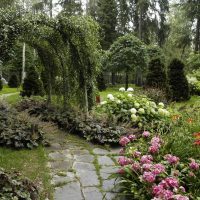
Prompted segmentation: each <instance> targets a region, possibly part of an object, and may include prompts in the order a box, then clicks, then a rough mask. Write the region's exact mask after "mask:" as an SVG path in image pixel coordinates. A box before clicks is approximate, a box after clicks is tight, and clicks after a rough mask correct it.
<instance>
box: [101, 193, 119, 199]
mask: <svg viewBox="0 0 200 200" xmlns="http://www.w3.org/2000/svg"><path fill="white" fill-rule="evenodd" d="M105 200H122V197H121V196H118V193H114V192H106V194H105Z"/></svg>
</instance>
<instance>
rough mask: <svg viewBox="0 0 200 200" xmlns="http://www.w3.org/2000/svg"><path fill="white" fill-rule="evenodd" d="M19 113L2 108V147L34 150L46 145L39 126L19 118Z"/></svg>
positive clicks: (0, 143)
mask: <svg viewBox="0 0 200 200" xmlns="http://www.w3.org/2000/svg"><path fill="white" fill-rule="evenodd" d="M18 114H19V113H17V112H15V111H11V110H10V109H8V108H7V107H4V106H1V107H0V146H6V147H11V148H15V149H22V148H28V149H32V148H34V147H37V146H38V145H39V144H44V143H45V141H44V137H43V133H42V132H41V131H40V130H39V129H38V127H37V125H34V124H31V123H28V122H25V121H23V120H20V119H18V118H17V115H18Z"/></svg>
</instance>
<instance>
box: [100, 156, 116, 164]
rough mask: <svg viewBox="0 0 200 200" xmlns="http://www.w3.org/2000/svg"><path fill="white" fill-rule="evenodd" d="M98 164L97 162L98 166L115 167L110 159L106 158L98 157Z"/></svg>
mask: <svg viewBox="0 0 200 200" xmlns="http://www.w3.org/2000/svg"><path fill="white" fill-rule="evenodd" d="M98 162H99V165H115V163H114V162H113V161H112V159H111V158H110V157H108V156H99V157H98Z"/></svg>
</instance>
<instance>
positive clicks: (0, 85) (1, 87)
mask: <svg viewBox="0 0 200 200" xmlns="http://www.w3.org/2000/svg"><path fill="white" fill-rule="evenodd" d="M2 89H3V82H2V80H1V76H0V91H1V90H2Z"/></svg>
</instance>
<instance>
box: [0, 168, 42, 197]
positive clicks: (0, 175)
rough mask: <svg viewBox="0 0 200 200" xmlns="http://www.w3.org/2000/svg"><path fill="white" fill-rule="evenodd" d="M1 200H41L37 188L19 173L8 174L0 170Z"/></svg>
mask: <svg viewBox="0 0 200 200" xmlns="http://www.w3.org/2000/svg"><path fill="white" fill-rule="evenodd" d="M0 180H1V181H0V199H2V200H4V199H5V200H14V199H19V200H39V191H38V188H37V186H36V185H35V184H34V183H32V182H31V181H30V180H29V179H27V178H24V179H23V178H22V177H21V176H20V174H19V173H17V172H15V173H8V172H5V171H4V170H3V169H1V168H0Z"/></svg>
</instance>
